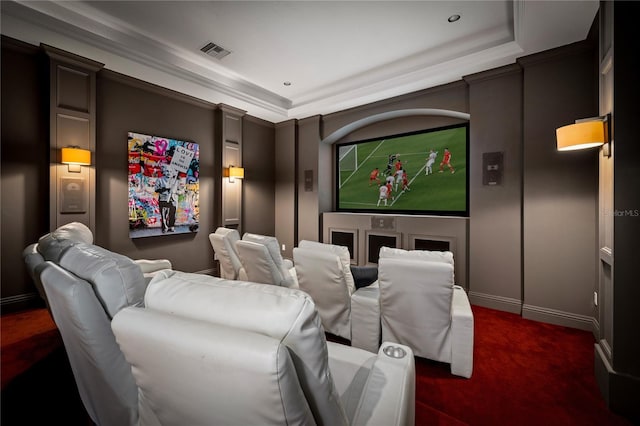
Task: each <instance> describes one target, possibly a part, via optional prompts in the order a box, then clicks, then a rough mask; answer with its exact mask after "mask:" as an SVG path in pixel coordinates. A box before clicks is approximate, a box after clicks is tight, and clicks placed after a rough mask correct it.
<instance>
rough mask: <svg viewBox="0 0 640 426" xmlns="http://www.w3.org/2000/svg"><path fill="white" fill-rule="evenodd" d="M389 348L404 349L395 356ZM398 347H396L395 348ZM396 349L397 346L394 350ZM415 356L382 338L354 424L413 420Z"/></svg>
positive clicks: (393, 425)
mask: <svg viewBox="0 0 640 426" xmlns="http://www.w3.org/2000/svg"><path fill="white" fill-rule="evenodd" d="M386 348H390V349H391V350H390V352H391V353H392V355H393V352H396V353H398V352H401V351H398V350H397V349H401V350H402V351H404V356H402V357H400V358H394V357H392V356H390V355H388V354H387V353H385V349H386ZM396 348H397V349H396ZM394 349H396V350H394ZM415 387H416V372H415V359H414V355H413V351H412V350H411V348H409V347H408V346H405V345H400V344H398V343H389V342H384V343H383V344H382V346H380V350H379V351H378V357H377V358H376V360H375V361H374V363H373V366H372V367H371V370H370V371H369V377H368V378H367V382H366V384H365V387H364V389H363V392H362V397H361V398H360V402H359V403H358V408H357V410H356V413H355V416H354V419H353V424H358V425H360V424H361V425H371V426H376V425H385V426H404V425H413V424H415Z"/></svg>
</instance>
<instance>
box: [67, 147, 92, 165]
mask: <svg viewBox="0 0 640 426" xmlns="http://www.w3.org/2000/svg"><path fill="white" fill-rule="evenodd" d="M61 162H62V163H63V164H77V165H80V166H89V165H91V151H89V150H88V149H81V148H62V161H61Z"/></svg>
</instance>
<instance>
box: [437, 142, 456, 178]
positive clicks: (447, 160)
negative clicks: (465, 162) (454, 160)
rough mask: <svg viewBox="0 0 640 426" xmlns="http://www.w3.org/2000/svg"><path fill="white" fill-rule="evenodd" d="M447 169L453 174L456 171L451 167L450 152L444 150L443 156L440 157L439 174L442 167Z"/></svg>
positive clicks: (446, 149) (447, 149)
mask: <svg viewBox="0 0 640 426" xmlns="http://www.w3.org/2000/svg"><path fill="white" fill-rule="evenodd" d="M445 165H446V166H447V167H449V170H451V173H455V172H456V171H455V170H454V169H453V166H452V165H451V151H449V148H445V149H444V154H443V156H442V161H441V162H440V170H439V171H440V173H442V168H443V167H444V166H445Z"/></svg>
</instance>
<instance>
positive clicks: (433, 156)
mask: <svg viewBox="0 0 640 426" xmlns="http://www.w3.org/2000/svg"><path fill="white" fill-rule="evenodd" d="M437 156H438V152H437V151H435V152H434V151H433V149H430V150H429V156H428V157H427V168H426V170H425V171H424V174H425V176H426V175H430V174H432V173H433V169H432V168H431V166H433V163H435V162H436V157H437Z"/></svg>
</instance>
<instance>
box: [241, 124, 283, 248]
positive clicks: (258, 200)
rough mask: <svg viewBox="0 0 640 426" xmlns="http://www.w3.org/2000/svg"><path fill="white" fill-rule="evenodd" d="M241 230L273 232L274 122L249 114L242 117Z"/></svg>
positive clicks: (263, 233)
mask: <svg viewBox="0 0 640 426" xmlns="http://www.w3.org/2000/svg"><path fill="white" fill-rule="evenodd" d="M242 164H243V165H244V168H245V177H244V180H243V181H242V190H243V192H244V193H243V208H242V214H243V219H242V223H243V231H244V232H252V233H255V234H262V235H275V196H276V195H275V194H276V186H275V126H274V125H273V123H269V122H267V121H263V120H260V119H258V118H254V117H251V116H244V117H243V121H242Z"/></svg>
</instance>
